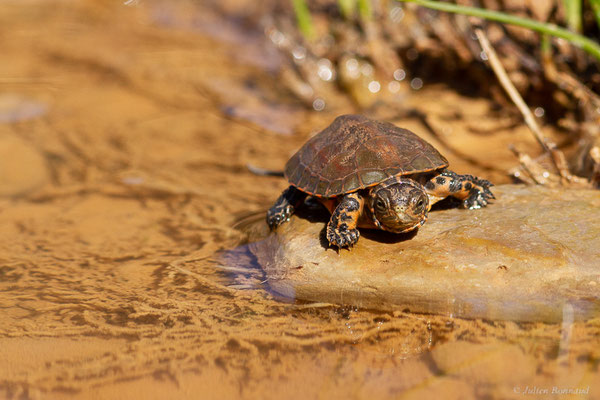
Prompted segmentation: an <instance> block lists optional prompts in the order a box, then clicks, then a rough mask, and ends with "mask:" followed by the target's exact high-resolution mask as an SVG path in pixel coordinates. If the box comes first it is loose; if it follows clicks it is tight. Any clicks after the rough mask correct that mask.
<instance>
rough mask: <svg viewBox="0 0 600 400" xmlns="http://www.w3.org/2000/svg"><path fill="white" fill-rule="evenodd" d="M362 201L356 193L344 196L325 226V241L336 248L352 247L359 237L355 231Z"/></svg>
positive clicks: (358, 233)
mask: <svg viewBox="0 0 600 400" xmlns="http://www.w3.org/2000/svg"><path fill="white" fill-rule="evenodd" d="M363 206H364V200H363V198H362V197H361V196H360V195H359V194H358V193H356V192H355V193H350V194H347V195H345V196H344V197H343V198H342V200H341V201H340V203H339V204H338V205H337V207H336V208H335V210H334V211H333V213H332V214H331V218H330V219H329V223H328V224H327V241H328V242H329V244H330V245H331V246H337V247H338V248H342V247H349V246H353V245H354V244H355V243H356V242H357V241H358V238H359V237H360V232H359V231H358V229H356V225H357V224H358V218H359V217H360V215H361V213H362V210H363Z"/></svg>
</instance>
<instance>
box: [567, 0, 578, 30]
mask: <svg viewBox="0 0 600 400" xmlns="http://www.w3.org/2000/svg"><path fill="white" fill-rule="evenodd" d="M563 4H564V5H565V10H566V11H567V26H568V27H569V29H571V30H572V31H573V32H581V0H563Z"/></svg>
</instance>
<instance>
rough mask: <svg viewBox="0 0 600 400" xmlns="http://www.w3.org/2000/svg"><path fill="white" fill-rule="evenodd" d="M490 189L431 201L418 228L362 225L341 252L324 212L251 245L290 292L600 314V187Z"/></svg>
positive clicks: (497, 314)
mask: <svg viewBox="0 0 600 400" xmlns="http://www.w3.org/2000/svg"><path fill="white" fill-rule="evenodd" d="M494 193H495V194H496V197H497V200H496V201H495V202H494V203H493V204H491V205H489V206H488V207H487V208H484V209H480V210H462V209H446V210H437V211H432V212H431V213H430V214H429V220H428V221H427V223H426V224H425V225H423V226H422V227H421V228H420V229H419V230H418V232H416V233H412V234H402V235H394V234H389V233H386V232H381V231H373V230H361V238H360V240H359V241H358V243H357V244H356V246H354V248H353V249H352V250H345V249H343V250H341V251H339V253H338V252H337V251H336V250H334V249H331V248H329V249H328V248H327V246H326V242H325V240H324V228H325V224H326V217H325V218H323V216H321V217H314V216H311V215H302V214H301V215H300V216H294V217H292V218H291V220H290V221H289V222H288V223H286V224H284V225H283V226H281V227H280V228H279V229H278V230H277V231H276V232H275V233H272V234H271V235H269V236H268V237H267V238H266V239H264V240H262V241H260V242H257V243H252V244H250V245H249V249H250V251H251V252H252V253H253V254H254V256H255V257H256V260H257V261H258V263H259V265H260V266H261V268H262V269H263V270H264V271H265V273H266V275H267V278H268V279H267V282H268V284H269V286H270V288H271V289H272V290H273V291H274V292H276V293H278V294H280V295H282V296H285V297H289V298H293V299H300V300H305V301H311V302H330V303H340V304H349V305H354V306H358V307H363V308H369V309H379V310H409V311H413V312H422V313H435V314H443V315H450V316H457V317H464V318H484V319H491V320H515V321H544V322H554V321H560V320H562V319H563V318H567V319H571V318H574V319H587V318H590V317H593V316H597V315H600V191H593V190H572V189H549V188H544V187H531V186H522V185H503V186H497V187H494ZM305 214H306V213H305ZM308 214H310V213H308ZM315 219H316V220H315Z"/></svg>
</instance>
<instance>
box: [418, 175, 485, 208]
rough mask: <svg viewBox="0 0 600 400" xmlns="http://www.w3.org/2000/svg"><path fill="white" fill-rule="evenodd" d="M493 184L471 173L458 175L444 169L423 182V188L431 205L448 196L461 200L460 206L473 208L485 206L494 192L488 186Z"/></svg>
mask: <svg viewBox="0 0 600 400" xmlns="http://www.w3.org/2000/svg"><path fill="white" fill-rule="evenodd" d="M492 186H494V185H493V184H492V183H490V182H489V181H486V180H485V179H479V178H477V177H476V176H472V175H459V174H457V173H455V172H452V171H449V170H447V169H446V170H444V171H442V172H441V173H440V174H439V175H436V176H434V177H433V178H432V179H431V180H429V181H428V182H426V183H425V190H426V191H427V194H428V195H429V200H430V201H429V204H430V205H432V204H433V203H436V202H438V201H440V200H442V199H444V198H446V197H448V196H452V197H455V198H457V199H459V200H462V207H463V208H468V209H471V210H472V209H475V208H481V207H485V206H486V205H487V203H488V201H489V200H490V199H494V198H495V197H494V194H493V193H492V192H491V190H490V187H492Z"/></svg>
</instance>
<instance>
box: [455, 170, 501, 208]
mask: <svg viewBox="0 0 600 400" xmlns="http://www.w3.org/2000/svg"><path fill="white" fill-rule="evenodd" d="M471 183H472V184H473V188H472V189H471V191H470V194H469V197H467V198H466V199H464V200H463V203H462V206H463V208H468V209H469V210H475V209H478V208H482V207H485V206H487V204H488V202H489V200H490V199H495V198H496V197H494V194H493V193H492V191H491V190H490V187H492V186H494V185H493V184H492V183H491V182H490V181H487V180H485V179H478V178H475V177H473V180H472V181H471Z"/></svg>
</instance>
